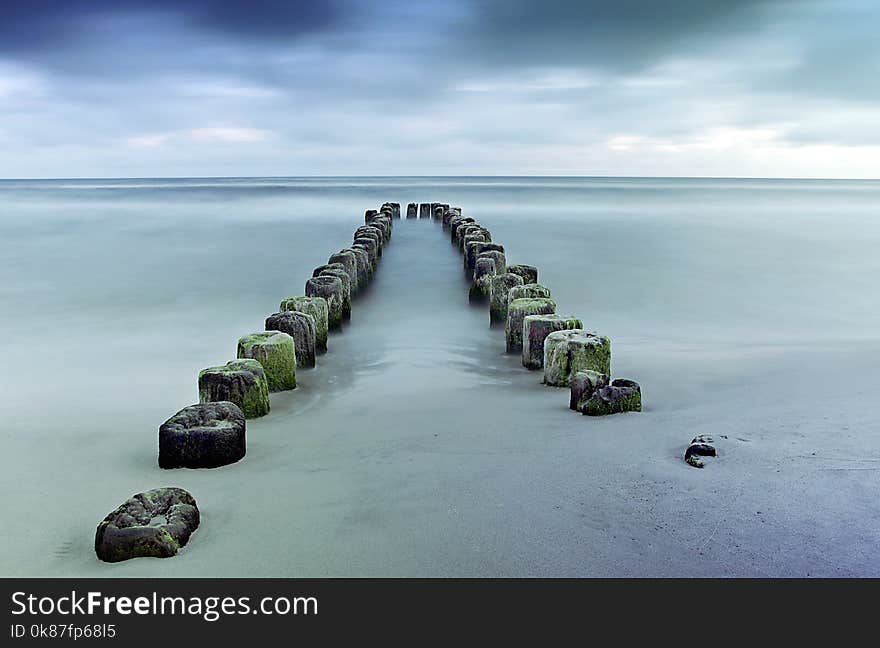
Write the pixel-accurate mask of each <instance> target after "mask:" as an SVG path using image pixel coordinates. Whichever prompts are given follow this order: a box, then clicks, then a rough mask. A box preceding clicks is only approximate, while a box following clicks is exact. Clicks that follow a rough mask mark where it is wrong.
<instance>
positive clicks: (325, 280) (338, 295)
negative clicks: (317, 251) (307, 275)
mask: <svg viewBox="0 0 880 648" xmlns="http://www.w3.org/2000/svg"><path fill="white" fill-rule="evenodd" d="M342 291H343V286H342V280H341V279H340V278H339V277H328V276H326V275H321V276H319V277H312V278H311V279H308V280H307V281H306V297H323V298H324V299H326V300H327V328H328V329H329V330H331V331H339V330H341V329H342V302H343V300H344V298H345V296H344V294H343V292H342Z"/></svg>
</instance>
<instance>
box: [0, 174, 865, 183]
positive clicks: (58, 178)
mask: <svg viewBox="0 0 880 648" xmlns="http://www.w3.org/2000/svg"><path fill="white" fill-rule="evenodd" d="M342 178H364V179H379V178H396V179H432V178H447V179H452V178H529V179H532V178H558V179H580V180H588V179H593V180H800V181H848V182H857V181H865V182H871V181H878V180H880V177H876V178H875V177H856V178H853V177H821V176H814V177H805V176H708V175H707V176H699V175H694V176H691V175H668V176H663V175H658V176H654V175H550V174H541V175H527V174H513V175H240V176H237V175H216V176H215V175H208V176H190V175H177V176H54V177H50V176H44V177H31V178H0V182H32V181H33V182H39V181H69V180H235V179H240V180H257V179H342Z"/></svg>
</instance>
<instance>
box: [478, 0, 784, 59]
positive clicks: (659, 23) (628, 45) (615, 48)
mask: <svg viewBox="0 0 880 648" xmlns="http://www.w3.org/2000/svg"><path fill="white" fill-rule="evenodd" d="M788 2H789V0H543V1H541V2H534V1H533V0H475V2H474V5H473V12H474V13H473V15H474V18H475V21H474V23H473V27H472V31H471V32H470V33H469V34H468V37H467V38H466V39H463V41H464V42H465V43H466V45H465V46H466V47H467V49H469V50H473V51H475V52H478V53H479V54H480V55H481V56H482V57H484V58H485V59H486V60H489V61H491V62H493V63H494V64H496V65H500V66H505V65H521V64H523V63H527V64H530V65H540V64H559V63H564V64H566V65H577V64H586V65H594V66H601V67H607V68H611V69H627V68H631V67H633V66H641V65H645V64H650V63H652V62H655V61H656V59H657V58H658V57H660V56H663V55H666V54H669V53H670V52H675V50H676V47H677V46H678V45H679V44H680V41H681V40H683V39H688V40H702V41H704V42H707V43H711V42H712V41H714V40H718V39H724V38H727V37H729V36H731V35H735V34H737V33H740V32H742V31H746V30H749V29H753V28H755V27H756V26H757V25H759V24H760V20H761V15H762V10H763V9H765V8H767V7H769V6H771V5H777V6H778V5H780V4H788Z"/></svg>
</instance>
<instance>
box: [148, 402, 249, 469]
mask: <svg viewBox="0 0 880 648" xmlns="http://www.w3.org/2000/svg"><path fill="white" fill-rule="evenodd" d="M245 449H246V444H245V418H244V412H242V411H241V408H240V407H239V406H238V405H236V404H235V403H231V402H229V401H220V402H218V403H199V404H198V405H190V406H189V407H184V408H183V409H182V410H180V411H179V412H178V413H177V414H175V415H174V416H172V417H171V418H170V419H168V420H167V421H165V422H164V423H163V424H162V425H161V426H159V467H160V468H216V467H218V466H225V465H227V464H231V463H235V462H236V461H239V460H240V459H241V458H242V457H244V454H245Z"/></svg>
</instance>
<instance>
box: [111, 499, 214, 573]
mask: <svg viewBox="0 0 880 648" xmlns="http://www.w3.org/2000/svg"><path fill="white" fill-rule="evenodd" d="M198 526H199V509H198V507H197V506H196V501H195V499H193V496H192V495H190V494H189V493H188V492H186V491H185V490H183V489H182V488H156V489H154V490H150V491H147V492H145V493H138V494H137V495H134V496H133V497H132V498H131V499H129V500H127V501H126V502H125V503H124V504H122V505H121V506H120V507H119V508H117V509H116V510H115V511H113V512H112V513H110V514H109V515H108V516H107V517H105V518H104V520H103V521H102V522H101V523H100V524H99V525H98V529H97V531H96V533H95V553H96V554H97V555H98V558H100V559H101V560H103V561H105V562H121V561H123V560H128V559H130V558H148V557H152V558H170V557H171V556H174V555H176V554H177V552H178V551H179V550H180V548H181V547H183V546H185V545H186V543H187V542H189V539H190V536H191V535H192V533H193V531H195V530H196V529H197V528H198Z"/></svg>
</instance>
